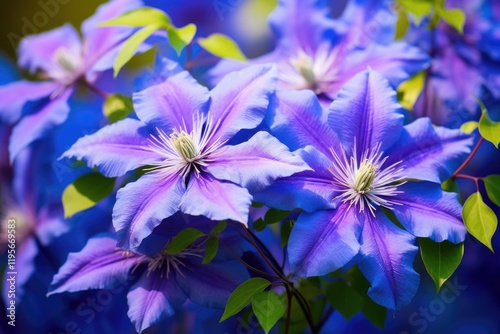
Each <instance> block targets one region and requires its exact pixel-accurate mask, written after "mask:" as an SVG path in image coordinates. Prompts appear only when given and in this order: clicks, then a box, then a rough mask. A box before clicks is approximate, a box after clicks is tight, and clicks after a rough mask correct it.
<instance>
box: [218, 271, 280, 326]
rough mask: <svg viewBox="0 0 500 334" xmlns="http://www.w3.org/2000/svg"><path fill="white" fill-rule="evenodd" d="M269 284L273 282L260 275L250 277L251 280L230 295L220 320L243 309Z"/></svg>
mask: <svg viewBox="0 0 500 334" xmlns="http://www.w3.org/2000/svg"><path fill="white" fill-rule="evenodd" d="M269 285H271V282H269V281H268V280H267V279H264V278H260V277H254V278H250V279H249V280H247V281H245V282H243V283H242V284H241V285H240V286H238V287H237V288H236V289H235V290H234V291H233V293H231V295H230V296H229V299H228V300H227V304H226V308H225V309H224V313H223V314H222V317H221V318H220V321H219V322H222V321H224V320H226V319H227V318H229V317H230V316H233V315H235V314H236V313H238V312H239V311H241V310H242V309H243V308H244V307H245V306H247V305H248V304H249V303H250V302H251V301H252V299H253V297H254V296H255V295H256V294H257V293H259V292H262V291H264V289H265V288H267V287H268V286H269Z"/></svg>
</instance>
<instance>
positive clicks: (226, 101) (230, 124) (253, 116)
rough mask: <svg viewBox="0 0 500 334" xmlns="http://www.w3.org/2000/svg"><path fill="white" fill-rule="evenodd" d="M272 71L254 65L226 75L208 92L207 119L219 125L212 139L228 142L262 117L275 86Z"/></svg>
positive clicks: (258, 122) (270, 67) (270, 68)
mask: <svg viewBox="0 0 500 334" xmlns="http://www.w3.org/2000/svg"><path fill="white" fill-rule="evenodd" d="M276 76H277V73H276V68H275V67H273V66H263V65H255V66H251V67H248V68H246V69H244V70H241V71H238V72H233V73H230V74H228V75H226V76H225V77H224V78H223V79H222V80H221V82H219V84H218V85H217V86H216V87H215V88H214V89H212V91H211V92H210V95H211V96H212V104H211V106H210V116H211V117H213V119H214V121H215V122H220V123H219V126H218V128H217V131H216V134H215V135H214V139H220V140H226V139H227V140H229V139H231V138H232V137H233V136H234V135H235V134H236V133H237V132H238V131H240V130H242V129H253V128H255V127H257V125H259V124H260V123H261V122H262V120H263V119H264V116H265V114H266V111H267V108H268V105H269V99H270V98H271V96H272V95H273V94H274V90H275V86H276Z"/></svg>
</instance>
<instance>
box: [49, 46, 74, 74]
mask: <svg viewBox="0 0 500 334" xmlns="http://www.w3.org/2000/svg"><path fill="white" fill-rule="evenodd" d="M55 59H56V62H57V64H58V65H59V66H60V67H61V68H62V69H63V70H65V71H66V72H69V73H74V72H76V71H77V70H78V67H79V62H78V60H77V59H76V58H75V57H74V56H72V55H71V54H70V53H69V51H68V50H67V49H66V48H64V47H61V48H59V49H57V51H56V56H55Z"/></svg>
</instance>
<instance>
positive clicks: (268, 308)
mask: <svg viewBox="0 0 500 334" xmlns="http://www.w3.org/2000/svg"><path fill="white" fill-rule="evenodd" d="M252 310H253V313H255V316H256V317H257V320H259V324H260V325H261V326H262V329H264V331H265V332H266V334H268V333H269V331H270V330H271V328H273V327H274V325H275V324H276V323H277V322H278V320H280V318H281V317H282V316H283V315H284V314H285V311H286V305H285V303H284V302H283V300H282V299H281V298H280V296H278V294H277V293H276V292H274V291H266V292H259V293H257V294H255V296H254V298H253V301H252Z"/></svg>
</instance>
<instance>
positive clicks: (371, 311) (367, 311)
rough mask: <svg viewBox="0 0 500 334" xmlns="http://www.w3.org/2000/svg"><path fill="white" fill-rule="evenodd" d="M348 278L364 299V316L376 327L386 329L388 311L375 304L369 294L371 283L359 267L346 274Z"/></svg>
mask: <svg viewBox="0 0 500 334" xmlns="http://www.w3.org/2000/svg"><path fill="white" fill-rule="evenodd" d="M346 278H347V279H348V280H349V282H350V283H351V285H352V287H353V288H354V289H355V290H356V291H357V292H358V293H359V295H360V296H362V297H363V308H362V312H363V314H364V315H365V316H366V317H367V318H368V320H370V321H371V323H372V324H374V325H375V326H378V327H380V328H381V329H384V327H385V320H386V319H387V309H386V308H385V307H383V306H381V305H379V304H377V303H375V302H374V301H373V300H372V299H371V298H370V297H369V296H368V294H367V291H368V289H369V288H370V283H369V282H368V280H367V279H366V278H365V276H364V275H363V273H361V271H360V270H359V268H358V267H356V266H354V267H352V268H351V269H349V271H348V272H347V274H346Z"/></svg>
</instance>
